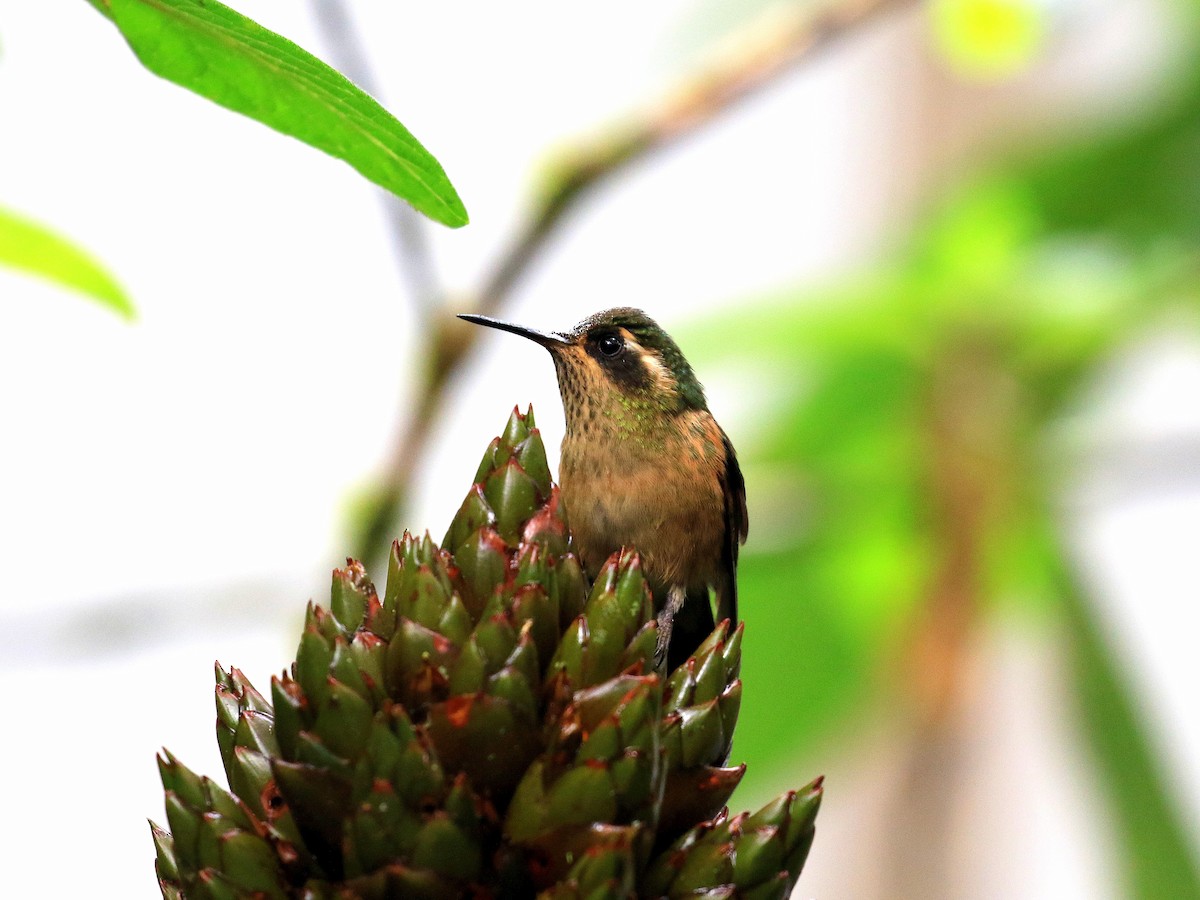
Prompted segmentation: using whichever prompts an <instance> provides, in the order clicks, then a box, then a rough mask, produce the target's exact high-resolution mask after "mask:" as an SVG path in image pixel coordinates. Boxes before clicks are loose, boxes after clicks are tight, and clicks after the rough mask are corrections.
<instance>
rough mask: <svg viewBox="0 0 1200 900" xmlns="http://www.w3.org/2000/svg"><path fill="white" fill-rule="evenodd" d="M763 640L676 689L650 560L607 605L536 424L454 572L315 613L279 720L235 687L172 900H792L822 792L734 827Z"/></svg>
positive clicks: (198, 795)
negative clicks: (742, 745)
mask: <svg viewBox="0 0 1200 900" xmlns="http://www.w3.org/2000/svg"><path fill="white" fill-rule="evenodd" d="M741 637H742V629H741V627H740V626H739V627H738V628H736V629H733V630H731V629H730V628H729V624H728V622H721V623H720V624H718V625H717V626H716V627H715V628H714V629H713V630H712V632H711V634H709V635H708V637H707V638H706V639H705V640H704V641H703V642H701V643H700V645H699V646H698V647H696V648H695V651H694V652H693V653H692V654H691V655H690V656H689V657H688V659H687V660H686V661H685V662H684V663H683V664H682V665H680V666H678V667H676V668H675V669H674V670H673V671H672V672H671V673H670V674H669V676H667V677H661V676H660V675H659V674H657V672H656V669H655V651H656V646H657V621H656V619H655V617H654V613H653V601H652V595H651V591H650V588H649V585H648V583H647V580H646V577H645V573H644V570H643V562H642V559H641V558H640V557H639V556H638V554H637V553H636V552H635V551H634V550H632V549H631V550H624V551H621V552H617V553H614V554H612V555H611V556H610V557H609V558H608V559H607V561H605V562H604V564H603V565H602V566H601V567H600V569H599V570H598V572H597V573H596V577H595V578H594V579H593V580H592V581H591V583H589V580H588V578H587V576H586V575H585V570H584V568H583V567H582V566H581V565H580V563H579V561H578V559H577V557H576V555H575V553H574V552H572V549H571V538H570V535H569V533H568V530H567V525H566V521H565V518H564V515H563V508H562V502H561V498H560V495H559V491H558V488H557V487H556V486H554V485H553V484H552V483H551V481H550V474H549V470H548V468H547V465H546V458H545V451H544V448H543V446H542V442H541V437H540V435H539V434H538V431H537V429H536V428H535V427H534V421H533V414H532V411H530V412H529V413H527V414H526V415H524V416H522V415H520V414H518V413H517V412H515V411H514V413H513V415H512V417H511V418H510V419H509V422H508V425H507V427H506V428H505V430H504V434H503V435H502V436H501V437H499V438H497V439H496V440H494V441H492V443H491V445H490V446H489V447H488V449H487V452H486V453H485V455H484V459H483V462H482V464H481V465H480V467H479V471H478V472H477V473H476V476H475V483H474V484H473V485H472V487H471V490H470V492H469V493H468V494H467V497H466V500H465V501H464V502H463V504H462V507H461V509H460V510H459V512H458V514H457V515H456V516H455V518H454V521H453V523H452V524H451V526H450V528H449V530H448V532H447V534H446V536H445V539H444V540H443V541H442V544H441V546H438V545H436V544H434V543H433V541H432V540H430V538H429V537H428V536H425V537H423V538H416V537H413V536H411V535H408V534H405V535H404V537H402V538H401V539H400V540H399V541H397V542H396V543H395V544H394V545H393V547H392V553H391V557H390V560H389V565H388V573H387V586H386V588H385V590H384V592H383V596H382V597H380V596H379V594H378V593H377V592H376V590H375V588H374V587H373V586H372V584H371V582H370V581H369V580H368V578H367V575H366V572H365V571H364V570H363V568H362V566H361V565H359V564H358V563H356V562H352V561H351V562H348V563H347V566H346V568H344V569H339V570H337V571H335V572H334V575H333V586H332V591H331V596H330V602H329V605H328V607H321V606H314V605H311V604H310V606H309V609H308V614H307V618H306V622H305V626H304V633H303V635H302V636H301V639H300V646H299V649H298V651H297V654H296V661H295V663H294V664H293V665H292V666H291V669H290V672H289V673H288V674H286V675H284V676H283V677H281V678H276V679H274V680H273V681H272V684H271V692H270V697H271V699H270V700H269V701H268V700H267V699H266V698H265V697H264V696H262V695H261V694H260V693H258V692H257V691H256V690H255V689H254V687H253V686H251V684H250V683H249V682H248V681H247V680H246V678H245V677H244V676H243V675H242V673H241V672H239V671H238V670H237V669H235V668H231V669H228V670H225V669H223V668H221V667H220V666H218V668H217V740H218V743H219V744H220V749H221V756H222V759H223V760H224V764H225V772H226V776H227V777H228V781H229V790H226V789H224V788H222V787H220V786H219V785H217V784H216V783H215V782H214V781H211V780H209V779H208V778H202V777H199V776H197V775H195V774H193V773H192V772H191V771H189V770H188V769H187V768H186V767H185V766H184V765H183V764H182V763H180V762H179V761H178V760H177V759H175V758H174V757H173V756H171V755H170V754H169V753H165V754H164V757H163V758H162V759H161V760H160V770H161V774H162V781H163V787H164V789H165V791H166V810H167V822H168V825H169V827H170V833H168V832H167V831H165V830H163V829H162V828H159V827H158V826H157V825H153V823H152V825H151V827H152V831H153V835H154V842H155V846H156V849H157V862H156V869H157V872H158V879H159V884H160V886H161V888H162V893H163V896H164V897H165V898H187V900H210V898H213V900H215V898H221V900H225V898H310V900H335V898H338V900H341V898H368V900H383V898H400V897H403V898H423V897H430V898H440V897H446V898H452V897H464V896H466V897H496V898H506V897H514V898H516V897H533V896H541V897H550V898H584V897H588V898H609V897H618V898H619V897H695V896H706V897H747V898H750V897H753V898H760V897H778V898H783V897H786V896H787V895H788V893H789V891H790V889H791V887H792V885H793V884H794V882H795V880H796V878H797V876H798V875H799V872H800V869H801V867H802V865H803V864H804V860H805V857H806V856H807V854H808V849H809V846H810V845H811V843H812V839H813V822H814V819H815V817H816V814H817V808H818V806H819V805H820V801H821V793H822V792H821V780H820V779H817V780H816V781H814V782H813V783H812V784H810V785H808V786H807V787H804V788H802V789H801V790H799V791H795V792H789V793H787V794H785V795H783V796H782V797H780V798H779V799H777V800H775V801H774V802H772V803H770V804H768V805H767V806H765V807H764V808H763V809H761V810H759V811H758V812H757V813H754V814H753V815H751V814H746V813H743V814H742V815H738V816H732V817H731V816H729V815H728V814H727V812H726V811H725V809H724V806H725V803H726V801H727V800H728V799H729V796H730V794H732V792H733V789H734V787H736V785H737V783H738V781H739V780H740V779H741V776H742V773H743V772H744V771H745V767H744V766H736V767H728V766H726V762H727V759H728V756H729V749H730V744H731V741H732V737H733V728H734V725H735V723H736V720H737V714H738V706H739V703H740V699H741V692H742V685H741V682H740V681H739V680H738V669H739V664H740V659H741V644H742V641H741Z"/></svg>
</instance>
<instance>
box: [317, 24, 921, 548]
mask: <svg viewBox="0 0 1200 900" xmlns="http://www.w3.org/2000/svg"><path fill="white" fill-rule="evenodd" d="M314 2H318V3H323V4H335V5H336V3H337V0H314ZM912 4H913V0H842V2H838V3H834V4H832V5H828V4H825V5H822V6H821V8H819V9H816V10H814V9H812V8H810V7H809V6H808V5H807V4H796V5H795V6H794V7H793V6H789V7H785V8H784V9H783V10H781V11H778V12H774V13H771V14H768V15H765V16H764V17H763V18H762V19H761V20H759V21H758V22H756V23H755V24H753V25H752V26H749V27H748V28H747V29H746V30H745V31H744V32H741V33H739V34H737V35H735V36H734V38H733V40H731V41H730V42H729V43H728V44H727V45H726V49H723V50H722V51H721V52H719V53H716V54H714V55H713V57H712V58H711V59H709V60H708V61H707V62H706V63H705V64H703V65H701V66H700V67H699V68H698V69H697V70H696V71H695V72H693V73H692V74H691V75H690V76H688V77H686V78H684V79H683V80H682V81H680V82H679V83H678V84H677V85H676V86H675V87H674V88H673V89H671V90H669V91H667V92H666V93H665V94H664V95H663V96H662V97H660V98H659V99H658V100H657V101H655V102H653V103H651V104H649V105H647V106H645V107H643V108H642V109H640V110H636V111H633V112H631V113H629V114H628V115H626V116H624V117H622V118H620V119H617V120H615V121H613V122H611V123H609V124H608V125H607V126H605V127H603V128H601V129H599V130H598V131H597V132H596V133H595V134H594V136H592V137H590V138H585V139H582V140H579V141H578V142H577V143H574V144H568V145H567V146H566V147H565V148H564V149H562V150H560V151H559V152H558V153H556V154H555V155H554V156H553V157H552V158H551V160H550V162H549V163H548V164H547V165H546V166H545V168H544V169H543V170H542V173H541V177H540V179H539V184H540V187H539V188H538V189H537V190H536V192H535V194H534V196H533V198H532V200H531V203H530V208H529V210H528V212H527V214H526V216H525V218H524V220H523V224H522V225H521V226H520V227H519V228H518V230H517V232H516V233H515V234H514V235H513V236H512V237H511V238H510V239H509V241H508V242H507V243H506V244H505V245H504V246H503V247H502V248H501V250H500V252H499V254H498V256H497V258H496V261H495V262H494V263H493V265H492V267H491V269H490V270H489V271H488V274H487V275H486V276H485V277H484V279H483V283H482V285H481V287H480V288H479V289H477V290H476V291H473V292H469V293H468V294H467V295H466V296H465V297H463V298H460V302H461V307H462V308H469V309H471V310H472V311H473V312H477V313H484V314H487V315H495V314H496V313H497V312H499V310H500V308H501V307H502V306H503V305H504V303H505V302H506V301H507V300H508V298H509V296H510V295H511V294H512V291H513V289H514V288H515V286H516V285H517V284H518V282H519V281H520V280H521V278H522V277H523V276H524V275H525V274H526V273H527V272H528V271H529V270H530V269H531V268H532V267H533V265H534V263H535V262H536V261H537V259H538V257H539V255H540V253H541V251H542V250H543V249H544V247H545V245H546V243H547V242H548V241H549V239H550V238H551V237H552V236H553V234H554V233H555V232H556V231H557V230H558V228H559V227H560V226H561V224H562V223H563V221H564V219H565V216H566V214H567V213H568V212H570V211H571V210H572V209H574V208H575V207H576V206H577V205H578V203H579V202H580V201H581V200H582V199H583V198H584V197H585V196H587V195H588V194H589V193H590V192H591V190H592V189H593V188H595V187H597V186H598V185H600V184H601V183H604V182H607V181H610V180H611V178H612V176H614V175H616V174H618V173H621V172H624V171H627V170H629V169H630V168H631V167H632V166H633V165H635V164H636V163H638V162H641V161H642V160H644V159H646V158H647V157H649V156H651V155H653V154H654V153H656V152H658V151H660V150H663V149H666V148H667V147H670V146H673V145H675V144H677V143H679V142H680V141H681V140H683V139H684V138H686V137H688V136H690V135H692V134H695V133H696V132H699V131H700V130H702V129H703V128H704V127H705V126H706V125H708V124H709V123H711V122H713V121H714V120H716V119H717V118H719V117H720V116H721V115H722V114H724V113H726V112H728V111H729V110H730V109H732V108H733V107H735V106H737V105H738V104H739V103H740V102H741V101H743V100H745V99H746V98H747V97H749V96H751V95H753V94H754V93H755V92H757V91H759V90H761V89H763V88H765V87H766V86H768V85H770V84H772V83H774V82H776V81H778V80H779V79H780V78H781V77H782V76H783V75H785V74H786V73H788V72H789V71H791V70H792V69H793V68H795V67H796V66H798V65H799V64H800V63H802V62H806V61H809V60H811V59H812V58H814V57H815V56H816V55H817V54H818V53H819V52H820V51H821V50H823V49H825V48H826V47H828V46H830V45H831V44H833V43H834V42H836V41H837V40H839V39H842V38H845V37H848V36H849V35H851V34H852V33H854V32H855V31H856V30H857V29H858V28H859V27H860V26H862V25H864V24H866V23H867V22H869V21H871V20H873V19H874V18H875V17H876V16H877V15H879V14H881V13H883V12H885V11H888V10H891V9H896V8H901V7H907V6H911V5H912ZM430 324H431V325H432V329H431V334H430V342H429V344H428V346H429V347H430V348H431V351H430V355H429V356H428V358H427V359H426V366H425V378H424V381H423V382H422V383H421V384H419V385H418V386H417V389H416V390H417V397H418V399H417V406H416V408H415V409H414V410H412V413H411V416H410V418H409V424H408V427H407V428H406V429H405V430H404V432H403V433H402V435H401V437H400V439H399V442H398V444H397V446H396V447H395V448H394V450H393V452H392V455H391V460H390V462H389V464H388V468H387V470H386V472H385V475H384V478H383V483H382V486H381V489H380V493H379V494H378V495H377V496H376V497H375V498H374V499H373V501H372V504H373V508H372V509H371V510H369V511H368V513H367V516H366V518H365V520H364V522H363V523H362V525H361V528H360V530H359V532H358V534H357V535H356V539H355V549H356V551H357V554H358V557H359V558H360V559H365V560H370V559H372V558H374V557H375V556H376V555H377V554H379V553H380V552H382V549H383V545H384V542H386V541H387V540H388V538H389V536H390V534H391V531H392V525H393V522H394V520H395V517H396V515H397V514H398V513H399V511H400V510H401V508H402V507H403V504H404V495H405V490H406V488H407V486H408V484H409V483H410V481H411V479H412V473H413V471H414V469H415V467H416V465H417V463H418V461H419V458H420V456H421V455H422V453H423V451H424V448H425V443H426V441H427V439H428V435H429V433H430V430H431V428H432V425H433V420H434V418H435V416H436V414H437V411H438V410H439V409H440V408H441V407H442V403H443V401H444V399H445V393H446V389H447V387H448V385H449V383H450V381H451V380H452V376H453V374H454V373H455V372H456V371H457V370H458V367H459V366H460V365H461V364H462V361H463V360H464V359H465V358H466V356H467V353H468V351H469V350H470V349H471V348H472V347H473V346H474V344H475V341H476V340H477V339H478V334H479V333H480V329H477V328H470V327H468V326H465V325H464V323H462V322H460V321H458V320H457V319H451V318H449V317H446V316H443V317H438V318H431V321H430Z"/></svg>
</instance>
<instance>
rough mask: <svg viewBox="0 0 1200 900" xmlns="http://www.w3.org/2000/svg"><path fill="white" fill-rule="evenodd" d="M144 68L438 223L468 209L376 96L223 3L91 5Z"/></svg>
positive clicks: (105, 0) (123, 0) (458, 219)
mask: <svg viewBox="0 0 1200 900" xmlns="http://www.w3.org/2000/svg"><path fill="white" fill-rule="evenodd" d="M90 2H91V3H92V5H93V6H95V7H96V8H97V9H99V10H100V11H101V12H103V13H104V14H105V15H107V16H108V17H109V18H110V19H112V21H113V22H114V23H115V24H116V26H117V28H119V29H120V31H121V33H122V34H123V35H124V36H125V39H126V40H127V41H128V42H129V46H130V47H131V48H132V49H133V52H134V53H135V54H136V55H137V57H138V59H139V60H141V62H142V64H143V65H145V67H146V68H147V69H149V70H150V71H151V72H153V73H154V74H156V75H159V76H161V77H163V78H165V79H167V80H168V81H172V82H174V83H175V84H178V85H181V86H183V87H185V88H187V89H188V90H191V91H193V92H195V93H197V94H199V95H201V96H202V97H206V98H207V99H209V100H212V101H213V102H214V103H218V104H220V105H221V106H224V107H226V108H228V109H231V110H234V111H235V112H239V113H242V114H244V115H247V116H249V117H250V118H252V119H256V120H258V121H259V122H262V123H263V124H265V125H268V126H270V127H271V128H273V129H275V130H276V131H279V132H281V133H283V134H286V135H290V136H292V137H295V138H298V139H299V140H301V141H304V142H305V143H306V144H309V145H311V146H313V147H316V148H317V149H319V150H322V151H324V152H325V153H328V154H329V155H330V156H334V157H336V158H338V159H341V160H343V161H345V162H347V163H349V164H350V165H351V166H353V167H354V168H355V169H357V170H358V171H359V172H360V173H361V174H362V175H363V176H365V177H366V178H368V179H370V180H371V181H373V182H375V183H376V184H378V185H380V186H381V187H383V188H386V189H387V190H389V191H391V192H392V193H394V194H396V195H397V196H399V197H402V198H403V199H405V200H407V201H408V202H409V203H411V204H412V205H413V206H414V207H415V208H416V209H418V210H419V211H420V212H422V213H424V214H425V215H427V216H429V217H430V218H431V219H434V220H436V221H438V222H441V223H443V224H445V225H449V226H451V227H454V228H457V227H459V226H461V225H465V224H466V223H467V212H466V209H465V208H464V207H463V204H462V201H461V200H460V199H459V197H458V194H457V193H456V192H455V190H454V187H453V185H451V184H450V180H449V179H448V178H447V177H446V173H445V172H444V171H443V170H442V167H441V165H440V164H439V163H438V161H437V160H436V159H434V158H433V156H432V155H431V154H430V153H429V152H428V151H427V150H426V149H425V148H424V147H422V146H421V144H420V143H419V142H418V141H417V139H416V138H414V137H413V136H412V135H411V134H410V133H409V132H408V130H407V129H406V128H405V127H404V126H403V125H401V124H400V123H399V122H398V121H396V119H395V118H393V117H392V115H391V114H390V113H388V111H387V110H385V109H384V108H383V107H382V106H380V105H379V103H377V102H376V101H375V100H374V99H372V98H371V97H370V96H369V95H367V94H366V93H364V92H363V91H361V90H359V89H358V88H357V87H355V86H354V85H353V84H352V83H351V82H350V81H349V80H347V79H346V78H345V77H344V76H342V75H341V74H340V73H339V72H337V71H336V70H334V69H332V68H330V67H329V66H327V65H326V64H325V63H323V62H321V61H320V60H319V59H317V58H316V57H315V56H313V55H312V54H310V53H308V52H307V51H305V50H302V49H301V48H300V47H297V46H296V45H295V44H293V43H292V42H291V41H289V40H287V39H286V38H283V37H280V36H279V35H277V34H275V33H274V32H272V31H269V30H267V29H266V28H263V27H262V26H261V25H259V24H258V23H256V22H254V21H253V20H251V19H248V18H246V17H245V16H242V15H240V14H239V13H237V12H234V11H233V10H232V9H229V8H228V7H226V6H223V5H221V4H220V3H217V2H216V0H204V2H201V0H90Z"/></svg>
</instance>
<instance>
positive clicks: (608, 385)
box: [459, 307, 748, 671]
mask: <svg viewBox="0 0 1200 900" xmlns="http://www.w3.org/2000/svg"><path fill="white" fill-rule="evenodd" d="M459 318H460V319H465V320H466V321H468V322H473V323H475V324H477V325H485V326H487V327H488V328H497V329H500V330H501V331H508V332H511V333H512V334H518V335H520V336H521V337H524V338H528V339H529V340H531V341H533V342H534V343H536V344H540V345H541V346H542V347H545V348H546V349H547V350H548V351H549V352H550V357H551V358H552V359H553V361H554V368H555V371H556V373H557V375H558V389H559V394H560V395H561V397H562V403H563V412H564V414H565V417H566V433H565V434H564V435H563V440H562V456H561V462H560V466H559V484H560V487H561V490H562V502H563V505H564V506H565V508H566V513H567V522H568V523H569V524H570V527H571V533H572V535H573V540H574V547H575V550H576V552H577V554H578V556H579V559H580V563H581V564H582V565H583V568H584V570H585V571H586V572H587V573H588V576H589V577H590V578H593V579H594V578H595V577H596V576H597V574H598V573H599V571H600V568H601V567H602V566H603V565H604V562H605V560H607V559H608V557H609V556H610V555H611V554H612V553H614V552H615V551H617V550H620V549H621V548H622V547H634V548H636V549H637V550H638V552H639V554H640V555H641V559H642V569H643V572H644V573H645V576H646V580H647V582H648V583H649V585H650V588H651V591H652V592H653V594H654V605H655V610H656V617H657V620H658V661H659V662H660V663H661V662H662V660H663V659H664V658H665V659H666V662H667V666H668V671H671V670H674V669H675V667H676V666H678V665H681V664H682V663H684V662H686V661H687V658H688V657H689V656H690V655H691V654H692V652H693V651H694V650H695V649H696V648H697V647H698V646H699V645H700V643H701V642H702V641H703V640H704V639H705V638H706V637H708V636H709V634H710V633H711V632H712V630H713V628H714V626H715V624H716V622H718V621H721V620H722V619H729V621H730V625H731V626H733V625H736V624H737V617H738V611H737V560H738V548H739V547H740V545H741V544H743V543H745V541H746V533H747V524H748V523H747V518H746V484H745V481H744V480H743V478H742V471H741V469H740V468H739V467H738V461H737V455H736V454H735V453H734V450H733V444H731V443H730V441H729V438H728V437H727V436H726V434H725V432H724V431H723V430H722V429H721V426H720V425H718V424H717V422H716V420H715V419H714V418H713V416H712V413H711V412H709V410H708V403H707V401H706V400H705V398H704V389H703V388H702V387H701V385H700V382H699V381H698V380H697V379H696V376H695V374H694V373H693V372H692V367H691V366H690V365H689V364H688V361H687V359H686V358H685V357H684V355H683V353H682V352H681V351H680V349H679V346H678V345H677V344H676V343H675V341H674V340H673V339H672V338H671V336H670V335H669V334H667V333H666V332H665V331H664V330H663V329H662V328H660V327H659V326H658V324H657V323H656V322H655V321H654V320H653V319H651V318H650V317H649V316H648V315H646V314H645V313H644V312H642V311H641V310H640V309H633V308H631V307H620V308H617V309H609V310H605V311H603V312H598V313H596V314H595V315H593V316H590V317H588V318H587V319H584V320H583V321H582V322H580V323H579V324H578V325H576V326H575V327H574V328H573V329H571V330H570V331H567V332H552V333H547V332H542V331H536V330H534V329H532V328H526V327H524V326H521V325H514V324H512V323H510V322H503V321H500V320H498V319H493V318H490V317H488V316H479V315H462V316H459ZM710 589H711V591H712V596H713V598H715V601H716V617H715V618H714V615H713V606H712V603H711V601H710V596H709V591H710Z"/></svg>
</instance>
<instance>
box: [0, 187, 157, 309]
mask: <svg viewBox="0 0 1200 900" xmlns="http://www.w3.org/2000/svg"><path fill="white" fill-rule="evenodd" d="M0 263H2V264H4V265H7V266H11V267H12V268H14V269H19V270H21V271H23V272H28V273H30V274H31V275H37V276H39V277H41V278H45V279H47V280H49V281H53V282H55V283H56V284H60V285H62V286H63V287H66V288H70V289H71V290H74V291H78V292H79V293H81V294H85V295H87V296H88V297H91V298H92V299H93V300H98V301H99V302H100V303H102V304H103V305H104V306H107V307H108V308H109V309H111V310H113V311H114V312H116V313H118V314H119V315H121V316H123V317H124V318H126V319H132V318H133V317H134V315H135V311H134V308H133V304H132V303H131V302H130V300H129V297H128V296H126V294H125V292H124V291H123V290H122V289H121V286H120V285H119V284H117V282H116V280H115V279H114V278H113V277H112V276H111V275H110V274H109V273H108V272H107V271H106V270H105V269H104V267H103V266H101V265H100V263H98V262H97V261H96V260H95V258H93V257H92V256H91V254H89V253H88V252H87V251H86V250H83V249H82V248H80V247H78V246H76V245H75V244H73V243H71V242H70V241H69V240H67V239H66V238H64V237H61V236H59V235H57V234H55V233H54V232H53V231H51V230H50V229H48V228H46V227H45V226H44V225H40V224H38V223H37V222H34V221H32V220H31V219H27V218H25V217H24V216H21V215H18V214H17V213H15V212H12V211H10V210H6V209H3V208H0Z"/></svg>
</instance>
